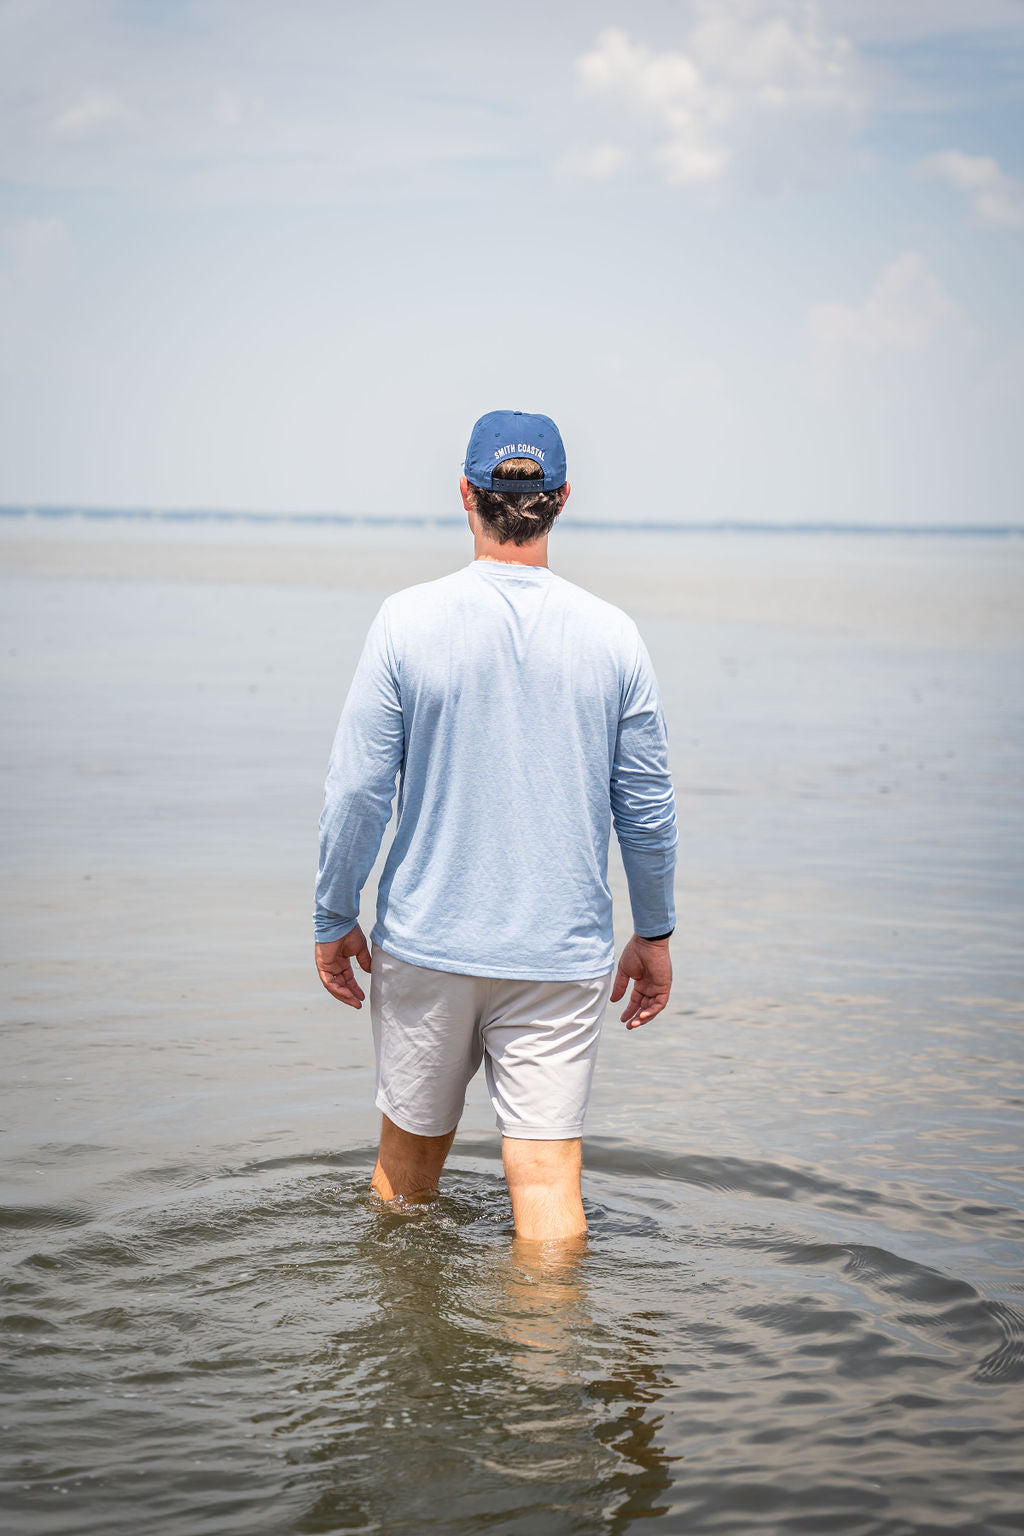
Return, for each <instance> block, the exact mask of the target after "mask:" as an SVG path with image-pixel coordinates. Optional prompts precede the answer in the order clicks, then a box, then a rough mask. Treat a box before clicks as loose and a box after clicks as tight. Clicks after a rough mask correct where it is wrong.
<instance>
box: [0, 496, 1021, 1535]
mask: <svg viewBox="0 0 1024 1536" xmlns="http://www.w3.org/2000/svg"><path fill="white" fill-rule="evenodd" d="M468 558H470V549H469V546H468V543H467V542H466V541H465V539H464V538H463V536H462V535H461V534H460V533H459V532H458V530H448V529H442V530H433V531H430V530H418V531H417V530H409V529H397V528H391V529H382V530H378V531H376V532H374V531H373V530H368V529H358V528H351V529H346V528H341V529H337V528H335V529H325V528H322V527H308V528H305V529H301V528H297V527H276V528H274V527H269V526H267V527H263V526H249V525H240V526H230V527H225V526H223V525H215V526H214V525H211V526H204V525H202V524H200V523H197V524H191V525H189V526H187V527H182V528H171V529H169V528H167V527H160V526H152V525H148V524H140V523H138V522H134V521H133V522H128V523H125V524H123V525H116V524H115V523H107V524H104V525H103V526H101V527H94V526H87V525H86V524H84V523H81V522H78V521H76V520H74V519H51V520H47V521H46V525H45V526H43V525H42V524H41V522H40V521H39V520H35V521H33V520H29V519H18V520H11V522H10V526H5V527H4V528H3V529H2V530H0V569H2V575H0V592H2V598H3V602H2V605H0V630H2V637H0V638H2V645H0V658H2V687H3V699H4V713H3V718H4V744H3V750H2V755H0V775H2V791H3V792H2V796H0V836H2V846H3V877H2V885H0V902H2V913H3V929H4V936H5V943H4V958H3V967H4V982H5V986H4V991H3V1000H2V1005H0V1028H2V1036H0V1038H2V1042H3V1083H4V1111H3V1143H2V1145H3V1156H4V1188H3V1194H2V1203H0V1247H2V1255H3V1269H2V1277H0V1336H2V1348H0V1360H2V1392H0V1424H2V1426H3V1442H2V1443H3V1449H2V1451H0V1477H2V1484H0V1502H2V1507H3V1509H4V1511H5V1521H6V1525H5V1529H6V1530H9V1531H10V1532H12V1533H13V1536H21V1533H25V1536H30V1533H31V1536H37V1533H38V1536H44V1533H45V1536H84V1533H97V1536H117V1533H132V1536H134V1533H136V1532H138V1531H140V1530H145V1531H147V1532H148V1533H156V1536H179V1533H181V1532H188V1533H189V1536H205V1533H210V1536H221V1533H235V1532H238V1533H246V1536H252V1533H264V1532H265V1533H267V1536H271V1533H273V1536H281V1533H314V1532H325V1533H326V1532H386V1533H391V1532H395V1533H398V1532H403V1531H409V1532H417V1533H421V1532H437V1533H439V1536H440V1533H449V1532H452V1533H465V1536H475V1533H477V1532H484V1531H487V1532H490V1533H502V1536H506V1533H507V1536H520V1533H525V1532H530V1533H533V1532H538V1533H550V1536H562V1533H577V1532H578V1533H581V1536H585V1533H598V1532H614V1533H621V1532H626V1531H639V1530H646V1529H652V1530H657V1531H659V1532H663V1533H665V1536H668V1533H684V1532H685V1533H687V1536H699V1533H704V1532H708V1533H712V1532H714V1533H719V1532H721V1533H743V1536H762V1533H763V1536H769V1533H789V1532H794V1533H795V1532H803V1533H810V1536H818V1533H821V1536H825V1533H829V1536H831V1533H833V1532H850V1533H858V1536H881V1533H886V1536H912V1533H929V1532H935V1531H946V1530H948V1531H956V1532H974V1533H994V1536H995V1533H1003V1532H1018V1531H1024V1413H1022V1409H1024V1268H1022V1258H1024V1216H1022V1212H1021V1201H1022V1192H1024V1173H1022V1133H1021V1127H1022V1117H1021V1110H1022V1106H1024V1067H1022V1050H1021V1025H1022V1014H1024V987H1022V979H1024V978H1022V971H1024V963H1022V957H1021V933H1022V931H1024V925H1022V908H1024V866H1022V857H1021V853H1022V849H1021V826H1022V812H1024V788H1022V777H1024V776H1022V746H1024V691H1022V688H1021V681H1022V677H1021V662H1022V659H1024V618H1022V614H1024V604H1022V602H1021V598H1022V596H1024V580H1022V577H1024V540H1019V539H1010V538H1005V539H998V538H980V537H979V538H972V537H961V538H957V539H943V538H938V537H927V538H925V537H910V536H902V535H893V536H890V537H881V536H878V537H873V538H869V537H863V536H862V537H847V536H843V535H841V534H834V535H810V534H805V535H798V534H786V535H770V534H767V533H766V534H756V533H750V532H736V531H733V532H726V531H723V532H720V533H708V532H704V533H700V534H697V533H693V534H686V533H675V534H662V535H656V534H642V535H636V536H632V537H631V536H628V535H626V534H624V533H622V532H621V531H620V532H604V533H596V532H594V531H593V530H590V531H587V530H579V531H577V532H575V533H574V532H572V531H571V530H570V529H566V530H564V531H560V532H559V534H558V536H557V539H556V540H553V544H552V563H553V565H554V566H555V568H556V569H559V570H562V571H563V572H564V574H566V575H569V576H571V577H573V579H578V580H581V581H583V582H585V584H587V585H590V586H593V587H594V588H595V589H596V590H599V591H601V592H602V595H605V596H608V597H610V598H611V599H612V600H615V601H619V602H620V603H621V604H622V606H624V607H626V608H627V609H628V610H629V611H630V612H631V613H633V614H634V616H635V617H636V618H637V620H638V622H639V623H640V625H641V627H642V629H643V631H644V634H645V636H646V638H647V640H648V643H649V646H650V649H651V653H652V655H653V657H654V661H655V665H656V667H657V669H658V673H659V678H660V680H661V685H662V691H663V694H664V698H665V706H666V712H667V716H668V722H669V731H670V738H671V748H672V760H673V771H674V775H675V779H676V785H677V792H678V802H679V818H680V867H679V879H678V904H679V926H678V929H677V935H676V938H675V940H674V942H673V955H674V961H675V966H676V985H675V990H674V993H673V998H672V1002H671V1004H670V1006H669V1008H668V1010H667V1011H666V1012H665V1014H663V1015H662V1016H661V1017H660V1018H659V1019H658V1020H656V1021H655V1022H654V1023H652V1024H651V1025H649V1026H648V1027H647V1028H646V1029H643V1030H639V1031H635V1032H632V1033H630V1034H628V1035H627V1034H626V1032H625V1031H624V1029H623V1028H622V1027H621V1026H620V1025H619V1024H618V1022H617V1018H616V1011H615V1010H614V1009H612V1010H609V1016H608V1020H607V1022H606V1027H605V1032H604V1039H603V1042H602V1047H601V1060H600V1062H599V1067H598V1079H597V1084H596V1088H595V1094H594V1098H593V1101H592V1105H591V1111H590V1117H589V1122H588V1127H589V1130H588V1136H587V1138H586V1140H585V1143H584V1155H585V1163H586V1172H585V1182H584V1199H585V1204H586V1207H587V1212H588V1220H589V1227H590V1232H589V1237H588V1239H587V1242H586V1245H585V1247H584V1248H583V1249H582V1250H580V1251H576V1252H565V1251H559V1250H557V1249H553V1250H549V1251H546V1252H537V1251H536V1250H528V1249H524V1248H523V1247H522V1246H521V1245H518V1244H517V1243H516V1242H515V1241H514V1238H513V1235H512V1228H511V1221H510V1210H509V1206H508V1202H507V1198H506V1195H505V1192H504V1186H503V1182H502V1178H501V1165H500V1155H499V1143H498V1138H497V1135H496V1132H495V1130H494V1126H493V1116H492V1114H491V1111H490V1106H489V1104H488V1103H487V1100H486V1096H485V1094H484V1092H483V1087H482V1084H481V1083H480V1082H477V1083H475V1084H474V1085H473V1089H472V1092H471V1098H470V1103H469V1105H468V1106H467V1112H466V1116H465V1119H464V1121H463V1125H462V1127H461V1129H460V1133H459V1136H458V1138H457V1139H456V1143H455V1147H454V1150H453V1153H452V1156H451V1159H450V1162H449V1171H448V1174H447V1176H446V1179H445V1182H444V1187H443V1191H442V1194H441V1196H440V1198H439V1199H437V1200H436V1201H434V1202H431V1203H429V1204H426V1205H423V1206H418V1207H413V1208H409V1209H406V1210H387V1209H383V1208H381V1207H380V1206H379V1205H378V1204H376V1203H375V1202H374V1200H373V1199H372V1198H371V1197H370V1196H369V1194H368V1192H367V1182H368V1178H369V1173H370V1169H371V1167H372V1162H373V1155H374V1149H375V1133H376V1127H377V1116H376V1111H375V1110H374V1108H373V1104H372V1082H373V1061H372V1048H371V1043H370V1038H369V1018H368V1013H367V1011H366V1010H363V1011H362V1012H360V1013H355V1012H352V1011H349V1010H345V1009H343V1008H341V1007H340V1006H339V1005H337V1004H335V1003H333V1002H332V1000H331V999H330V998H328V997H327V995H326V994H325V993H324V992H323V991H322V990H321V989H320V987H319V983H318V982H317V979H316V976H315V973H314V971H313V968H312V953H311V933H310V922H309V913H310V906H311V886H312V878H313V873H314V868H315V860H316V847H315V824H316V818H317V815H318V812H319V804H320V796H321V792H322V780H323V771H324V767H325V763H326V756H327V751H328V748H329V745H330V740H331V736H332V734H333V730H334V725H335V722H336V718H337V714H338V711H339V709H340V705H341V702H342V699H343V697H344V691H345V687H346V685H347V681H348V677H349V675H350V672H351V669H352V666H353V665H354V662H355V658H356V655H357V653H358V648H359V645H360V644H361V640H362V636H363V633H364V631H365V628H366V626H367V624H368V623H369V620H370V618H371V617H372V615H373V613H374V612H375V610H376V607H377V605H378V603H379V601H380V599H381V597H382V596H383V595H384V594H385V593H386V592H387V590H389V588H391V587H394V586H401V585H405V584H407V583H408V582H409V581H414V580H422V579H427V578H428V577H430V576H433V575H436V574H440V573H441V571H443V570H445V569H453V568H454V567H455V566H456V565H458V564H460V563H462V562H463V561H464V560H467V559H468ZM613 887H614V892H615V895H616V903H617V910H618V915H619V925H620V929H621V937H622V938H623V939H624V938H625V937H626V935H627V933H628V926H629V925H628V909H627V907H626V904H625V900H624V882H623V879H622V874H621V869H620V868H619V866H618V864H617V862H616V861H615V860H614V857H613ZM371 909H372V880H371V887H370V888H369V889H368V892H367V894H366V897H365V900H364V912H366V913H369V912H370V911H371Z"/></svg>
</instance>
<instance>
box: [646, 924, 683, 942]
mask: <svg viewBox="0 0 1024 1536" xmlns="http://www.w3.org/2000/svg"><path fill="white" fill-rule="evenodd" d="M675 931H676V930H675V928H674V927H672V928H670V929H669V931H668V933H650V934H648V933H638V934H637V938H638V939H643V941H644V943H645V944H663V943H666V942H667V941H668V940H669V939H670V938H671V937H672V935H673V934H674V933H675Z"/></svg>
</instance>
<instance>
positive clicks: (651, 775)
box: [611, 633, 678, 938]
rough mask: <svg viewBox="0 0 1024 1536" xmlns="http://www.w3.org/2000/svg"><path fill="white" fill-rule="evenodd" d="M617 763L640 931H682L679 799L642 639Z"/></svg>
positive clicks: (618, 821)
mask: <svg viewBox="0 0 1024 1536" xmlns="http://www.w3.org/2000/svg"><path fill="white" fill-rule="evenodd" d="M635 643H636V652H635V657H634V663H633V668H632V671H631V673H630V675H629V676H628V678H627V680H626V685H625V687H624V690H623V698H622V706H621V711H620V715H619V727H618V733H617V736H616V741H615V756H614V760H613V763H612V776H611V806H612V824H613V825H614V827H615V835H616V837H617V838H618V840H619V847H620V849H621V850H622V863H623V866H624V868H625V871H626V883H627V885H628V887H629V902H630V906H631V908H632V912H633V928H634V931H635V932H636V933H637V934H639V936H640V937H641V938H654V937H656V936H657V935H658V934H662V933H667V932H668V930H669V929H670V928H674V927H675V921H676V909H675V898H674V894H673V878H674V875H675V867H676V844H677V842H678V833H677V830H676V809H675V794H674V791H673V788H672V778H671V775H670V773H669V767H668V732H667V730H666V726H665V715H664V711H663V709H662V705H661V696H660V694H659V692H658V684H657V680H656V678H655V676H654V668H653V666H652V665H651V658H650V656H649V655H648V653H647V648H646V646H645V645H644V643H643V640H642V639H641V637H640V635H639V633H637V634H636V640H635Z"/></svg>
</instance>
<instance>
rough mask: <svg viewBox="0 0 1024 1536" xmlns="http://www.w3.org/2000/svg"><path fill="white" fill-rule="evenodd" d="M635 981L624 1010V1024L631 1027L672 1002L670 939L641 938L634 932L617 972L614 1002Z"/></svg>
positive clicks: (635, 1027) (643, 1021)
mask: <svg viewBox="0 0 1024 1536" xmlns="http://www.w3.org/2000/svg"><path fill="white" fill-rule="evenodd" d="M630 981H632V983H633V995H632V996H631V997H630V999H629V1002H628V1003H627V1004H626V1007H625V1010H624V1011H623V1013H622V1023H623V1024H625V1026H626V1028H627V1029H637V1028H639V1026H640V1025H641V1024H646V1023H647V1022H648V1020H649V1019H653V1018H654V1016H655V1014H657V1013H660V1012H661V1010H662V1009H663V1008H664V1006H665V1004H666V1003H667V1002H668V995H669V993H670V992H671V990H672V957H671V955H670V954H669V952H668V939H653V940H652V939H641V938H640V936H639V935H638V934H635V933H634V935H633V937H632V938H631V939H630V941H629V943H628V944H627V945H626V947H625V949H624V950H623V951H622V957H621V959H620V960H619V968H618V970H617V971H616V972H615V982H614V985H613V986H612V995H611V1001H612V1002H613V1003H617V1002H618V1001H619V999H620V998H621V997H622V996H623V995H624V994H625V991H626V986H627V983H628V982H630Z"/></svg>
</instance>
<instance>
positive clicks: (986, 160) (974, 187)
mask: <svg viewBox="0 0 1024 1536" xmlns="http://www.w3.org/2000/svg"><path fill="white" fill-rule="evenodd" d="M921 169H922V170H923V171H925V172H927V173H929V174H930V175H933V176H939V177H941V178H942V180H943V181H945V182H947V183H948V184H949V186H951V187H955V189H956V190H957V191H958V192H962V193H963V194H964V196H965V197H967V198H968V199H969V200H970V204H971V208H972V210H973V212H974V216H975V218H976V219H977V220H978V222H979V223H980V224H987V225H988V226H989V227H990V228H992V229H1024V183H1022V182H1019V181H1015V180H1014V178H1013V177H1012V176H1007V174H1006V172H1005V171H1003V170H1001V169H1000V167H999V165H998V164H997V163H996V161H995V160H993V159H992V158H991V157H990V156H989V155H965V154H964V153H963V152H962V151H961V150H959V149H948V150H946V151H945V152H944V153H943V154H941V155H930V156H929V157H928V159H927V160H923V161H922V162H921Z"/></svg>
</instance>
